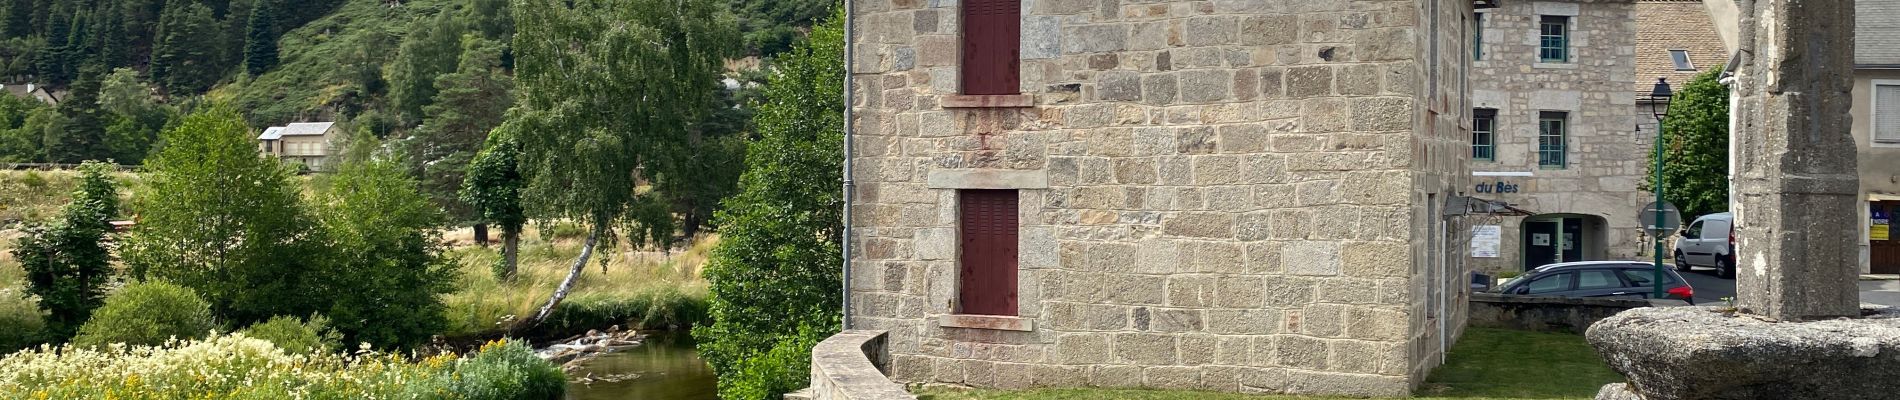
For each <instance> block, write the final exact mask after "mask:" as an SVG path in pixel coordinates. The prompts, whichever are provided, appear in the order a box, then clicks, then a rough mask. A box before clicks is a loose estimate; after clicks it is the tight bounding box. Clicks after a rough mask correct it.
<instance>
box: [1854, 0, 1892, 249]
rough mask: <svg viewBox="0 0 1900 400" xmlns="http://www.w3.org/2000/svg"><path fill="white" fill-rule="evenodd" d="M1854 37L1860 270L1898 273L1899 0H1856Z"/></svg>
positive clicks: (1855, 137) (1855, 136)
mask: <svg viewBox="0 0 1900 400" xmlns="http://www.w3.org/2000/svg"><path fill="white" fill-rule="evenodd" d="M1854 8H1855V15H1854V19H1855V21H1854V22H1855V26H1854V31H1855V37H1854V67H1855V70H1854V107H1853V117H1854V128H1853V130H1854V142H1855V143H1856V146H1857V148H1858V149H1859V151H1858V153H1859V154H1856V156H1857V157H1858V159H1859V164H1860V168H1859V169H1860V190H1861V193H1862V194H1863V195H1864V197H1866V198H1867V207H1866V208H1865V209H1862V210H1861V213H1862V214H1861V216H1862V217H1863V218H1862V220H1864V221H1867V224H1866V225H1864V226H1862V227H1861V230H1862V233H1864V234H1863V235H1861V237H1862V238H1863V239H1865V240H1864V241H1863V242H1862V251H1861V255H1862V257H1861V259H1862V263H1861V271H1862V272H1868V273H1877V274H1896V273H1900V238H1894V237H1893V236H1892V235H1891V234H1890V233H1889V229H1890V227H1891V226H1892V225H1893V223H1894V213H1895V212H1900V0H1858V1H1857V2H1855V3H1854Z"/></svg>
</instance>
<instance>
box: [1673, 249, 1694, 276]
mask: <svg viewBox="0 0 1900 400" xmlns="http://www.w3.org/2000/svg"><path fill="white" fill-rule="evenodd" d="M1692 269H1695V267H1694V266H1691V265H1689V261H1688V260H1684V259H1682V250H1676V270H1677V271H1682V272H1689V270H1692Z"/></svg>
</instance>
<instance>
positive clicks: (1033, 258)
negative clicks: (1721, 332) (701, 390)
mask: <svg viewBox="0 0 1900 400" xmlns="http://www.w3.org/2000/svg"><path fill="white" fill-rule="evenodd" d="M1473 3H1474V2H1473V1H1470V0H1308V1H1278V0H1221V1H1212V2H1207V1H1154V2H1139V3H1131V2H1123V1H1119V0H1035V1H1018V0H961V1H939V0H865V1H861V2H858V3H854V4H853V6H854V8H855V11H854V12H853V13H852V15H851V16H850V17H851V18H852V19H853V25H854V26H855V27H856V28H855V31H856V32H855V33H854V34H853V36H852V37H853V39H852V43H850V45H851V46H852V48H853V50H854V51H855V55H854V56H853V58H852V59H851V60H849V62H850V63H851V66H852V69H853V72H852V75H851V79H852V81H853V82H854V83H853V84H854V85H855V86H854V90H853V91H852V96H853V97H854V99H853V102H852V103H851V107H852V111H853V113H854V117H853V119H852V120H851V121H850V123H851V124H852V133H851V136H850V137H849V139H848V140H850V143H851V146H852V147H853V149H854V150H853V151H854V154H853V155H852V157H851V158H850V159H849V161H850V163H851V167H850V168H851V169H850V170H851V171H852V175H851V177H850V179H852V180H853V182H854V184H855V189H854V190H852V191H851V193H850V195H849V200H850V201H851V202H852V207H853V210H854V211H853V213H852V223H851V226H850V235H851V241H850V243H849V245H850V246H851V252H850V254H851V256H850V258H849V260H848V262H849V265H850V269H849V271H851V274H852V276H851V279H850V284H849V285H850V292H851V294H852V302H851V306H850V310H851V315H850V316H849V319H848V322H849V323H850V324H851V327H852V328H854V329H877V330H886V331H889V332H890V339H889V343H888V350H889V352H890V353H891V355H892V359H891V361H892V364H891V371H890V372H891V374H892V375H893V377H894V378H895V379H898V380H900V381H905V382H913V383H928V382H941V383H955V384H964V385H971V386H978V387H1000V388H1025V387H1041V386H1104V387H1151V388H1190V389H1204V390H1215V391H1227V392H1239V391H1265V392H1295V393H1330V394H1347V395H1382V396H1389V395H1403V394H1405V393H1408V392H1409V391H1410V390H1411V389H1413V388H1414V387H1416V385H1417V384H1418V383H1419V382H1421V381H1423V379H1424V377H1425V375H1426V373H1427V372H1428V371H1429V370H1430V368H1431V367H1433V366H1436V365H1438V363H1440V362H1442V357H1443V354H1444V349H1445V347H1446V345H1447V344H1448V343H1450V342H1451V341H1452V340H1453V339H1454V338H1455V337H1456V335H1457V334H1458V332H1459V331H1460V330H1461V328H1462V326H1463V321H1464V311H1463V310H1464V307H1463V306H1462V304H1464V300H1465V294H1466V287H1467V285H1466V284H1465V283H1466V281H1467V278H1466V275H1465V273H1464V266H1463V265H1464V258H1463V257H1460V256H1459V255H1460V254H1462V253H1463V249H1464V248H1465V247H1466V243H1465V242H1464V237H1465V235H1464V232H1466V231H1467V230H1468V229H1469V227H1467V226H1464V225H1463V224H1462V223H1461V222H1459V219H1458V218H1451V217H1447V215H1446V214H1447V213H1446V212H1445V209H1446V204H1447V203H1448V202H1451V201H1452V199H1453V198H1454V197H1456V196H1459V195H1460V194H1461V193H1463V192H1466V191H1468V190H1469V189H1467V188H1468V187H1469V185H1470V184H1471V180H1470V175H1469V169H1468V168H1469V166H1468V165H1467V163H1468V161H1469V156H1470V145H1469V143H1468V139H1469V138H1470V136H1469V134H1470V133H1469V132H1470V127H1469V126H1468V124H1469V123H1470V122H1471V119H1470V118H1469V115H1467V113H1468V112H1469V111H1470V110H1471V109H1472V106H1471V104H1470V102H1469V100H1468V99H1467V96H1466V93H1468V92H1467V89H1468V88H1467V85H1468V84H1472V83H1475V82H1467V81H1466V79H1465V77H1466V71H1467V70H1468V69H1469V68H1470V65H1471V63H1472V57H1471V56H1470V54H1471V50H1470V41H1471V38H1473V37H1474V35H1473V33H1474V32H1473V29H1474V28H1475V27H1474V25H1473V24H1472V22H1473V20H1472V8H1473ZM1480 3H1489V2H1480ZM1507 4H1508V3H1507ZM1628 86H1629V82H1628V79H1627V78H1626V79H1624V81H1623V82H1622V85H1621V86H1619V87H1618V88H1617V90H1615V91H1616V92H1619V93H1625V94H1627V87H1628ZM1603 102H1604V103H1612V101H1608V100H1604V101H1603ZM1621 104H1622V105H1623V106H1624V107H1622V108H1621V110H1624V111H1621V112H1623V113H1627V110H1628V108H1629V107H1628V106H1629V101H1628V100H1627V98H1626V97H1625V99H1624V100H1623V102H1622V103H1621ZM1579 112H1580V113H1581V112H1584V111H1583V110H1579ZM1579 117H1583V115H1579Z"/></svg>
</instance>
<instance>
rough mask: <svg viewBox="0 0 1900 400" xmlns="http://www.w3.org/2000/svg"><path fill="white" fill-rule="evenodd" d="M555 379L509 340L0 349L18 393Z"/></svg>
mask: <svg viewBox="0 0 1900 400" xmlns="http://www.w3.org/2000/svg"><path fill="white" fill-rule="evenodd" d="M530 359H532V360H530ZM509 378H513V379H512V380H510V379H509ZM565 381H566V379H565V378H564V377H563V376H562V375H561V373H560V370H559V369H558V368H557V367H555V366H554V365H552V364H549V363H547V362H545V361H541V360H539V359H535V358H534V357H533V356H532V353H531V350H529V349H528V348H527V346H524V345H522V344H521V343H519V342H513V341H495V342H490V343H488V344H487V345H484V346H482V348H481V350H479V351H477V352H476V353H472V354H470V355H469V356H468V357H457V356H455V355H452V354H444V355H438V356H433V357H428V358H423V359H420V360H414V361H411V360H409V358H408V357H404V356H402V355H400V354H391V353H379V352H373V351H369V350H366V349H365V350H359V351H357V352H355V353H352V354H323V353H319V354H312V355H304V354H291V353H287V352H285V351H283V350H282V349H279V348H277V347H276V346H273V345H271V343H270V342H267V341H263V340H259V339H252V338H248V337H245V336H243V335H242V334H236V335H213V336H210V337H208V338H206V339H204V340H197V341H176V340H174V341H170V342H167V343H165V344H163V345H158V346H124V345H111V346H106V347H93V348H82V347H71V346H69V347H51V346H43V347H41V348H39V349H35V350H28V351H22V352H18V353H14V354H11V355H7V356H6V357H5V358H0V393H6V394H8V398H28V399H82V398H83V399H204V400H214V399H557V398H560V396H561V395H562V387H563V386H562V385H563V384H564V383H565ZM480 383H488V384H487V385H480ZM14 396H19V397H14Z"/></svg>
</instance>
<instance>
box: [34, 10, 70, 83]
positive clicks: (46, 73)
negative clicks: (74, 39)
mask: <svg viewBox="0 0 1900 400" xmlns="http://www.w3.org/2000/svg"><path fill="white" fill-rule="evenodd" d="M72 27H73V26H72V15H71V14H67V13H64V12H61V10H53V11H51V12H49V13H48V16H47V22H46V34H45V37H46V45H45V46H43V47H41V50H40V54H39V56H38V57H36V58H35V61H36V62H38V65H35V66H34V68H35V70H36V71H37V72H38V75H39V78H40V80H41V81H42V82H45V83H47V84H63V83H66V82H67V81H69V80H71V79H72V77H71V76H68V75H66V74H65V73H66V48H67V46H66V40H67V39H69V38H70V37H71V36H72V31H71V30H72Z"/></svg>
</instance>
